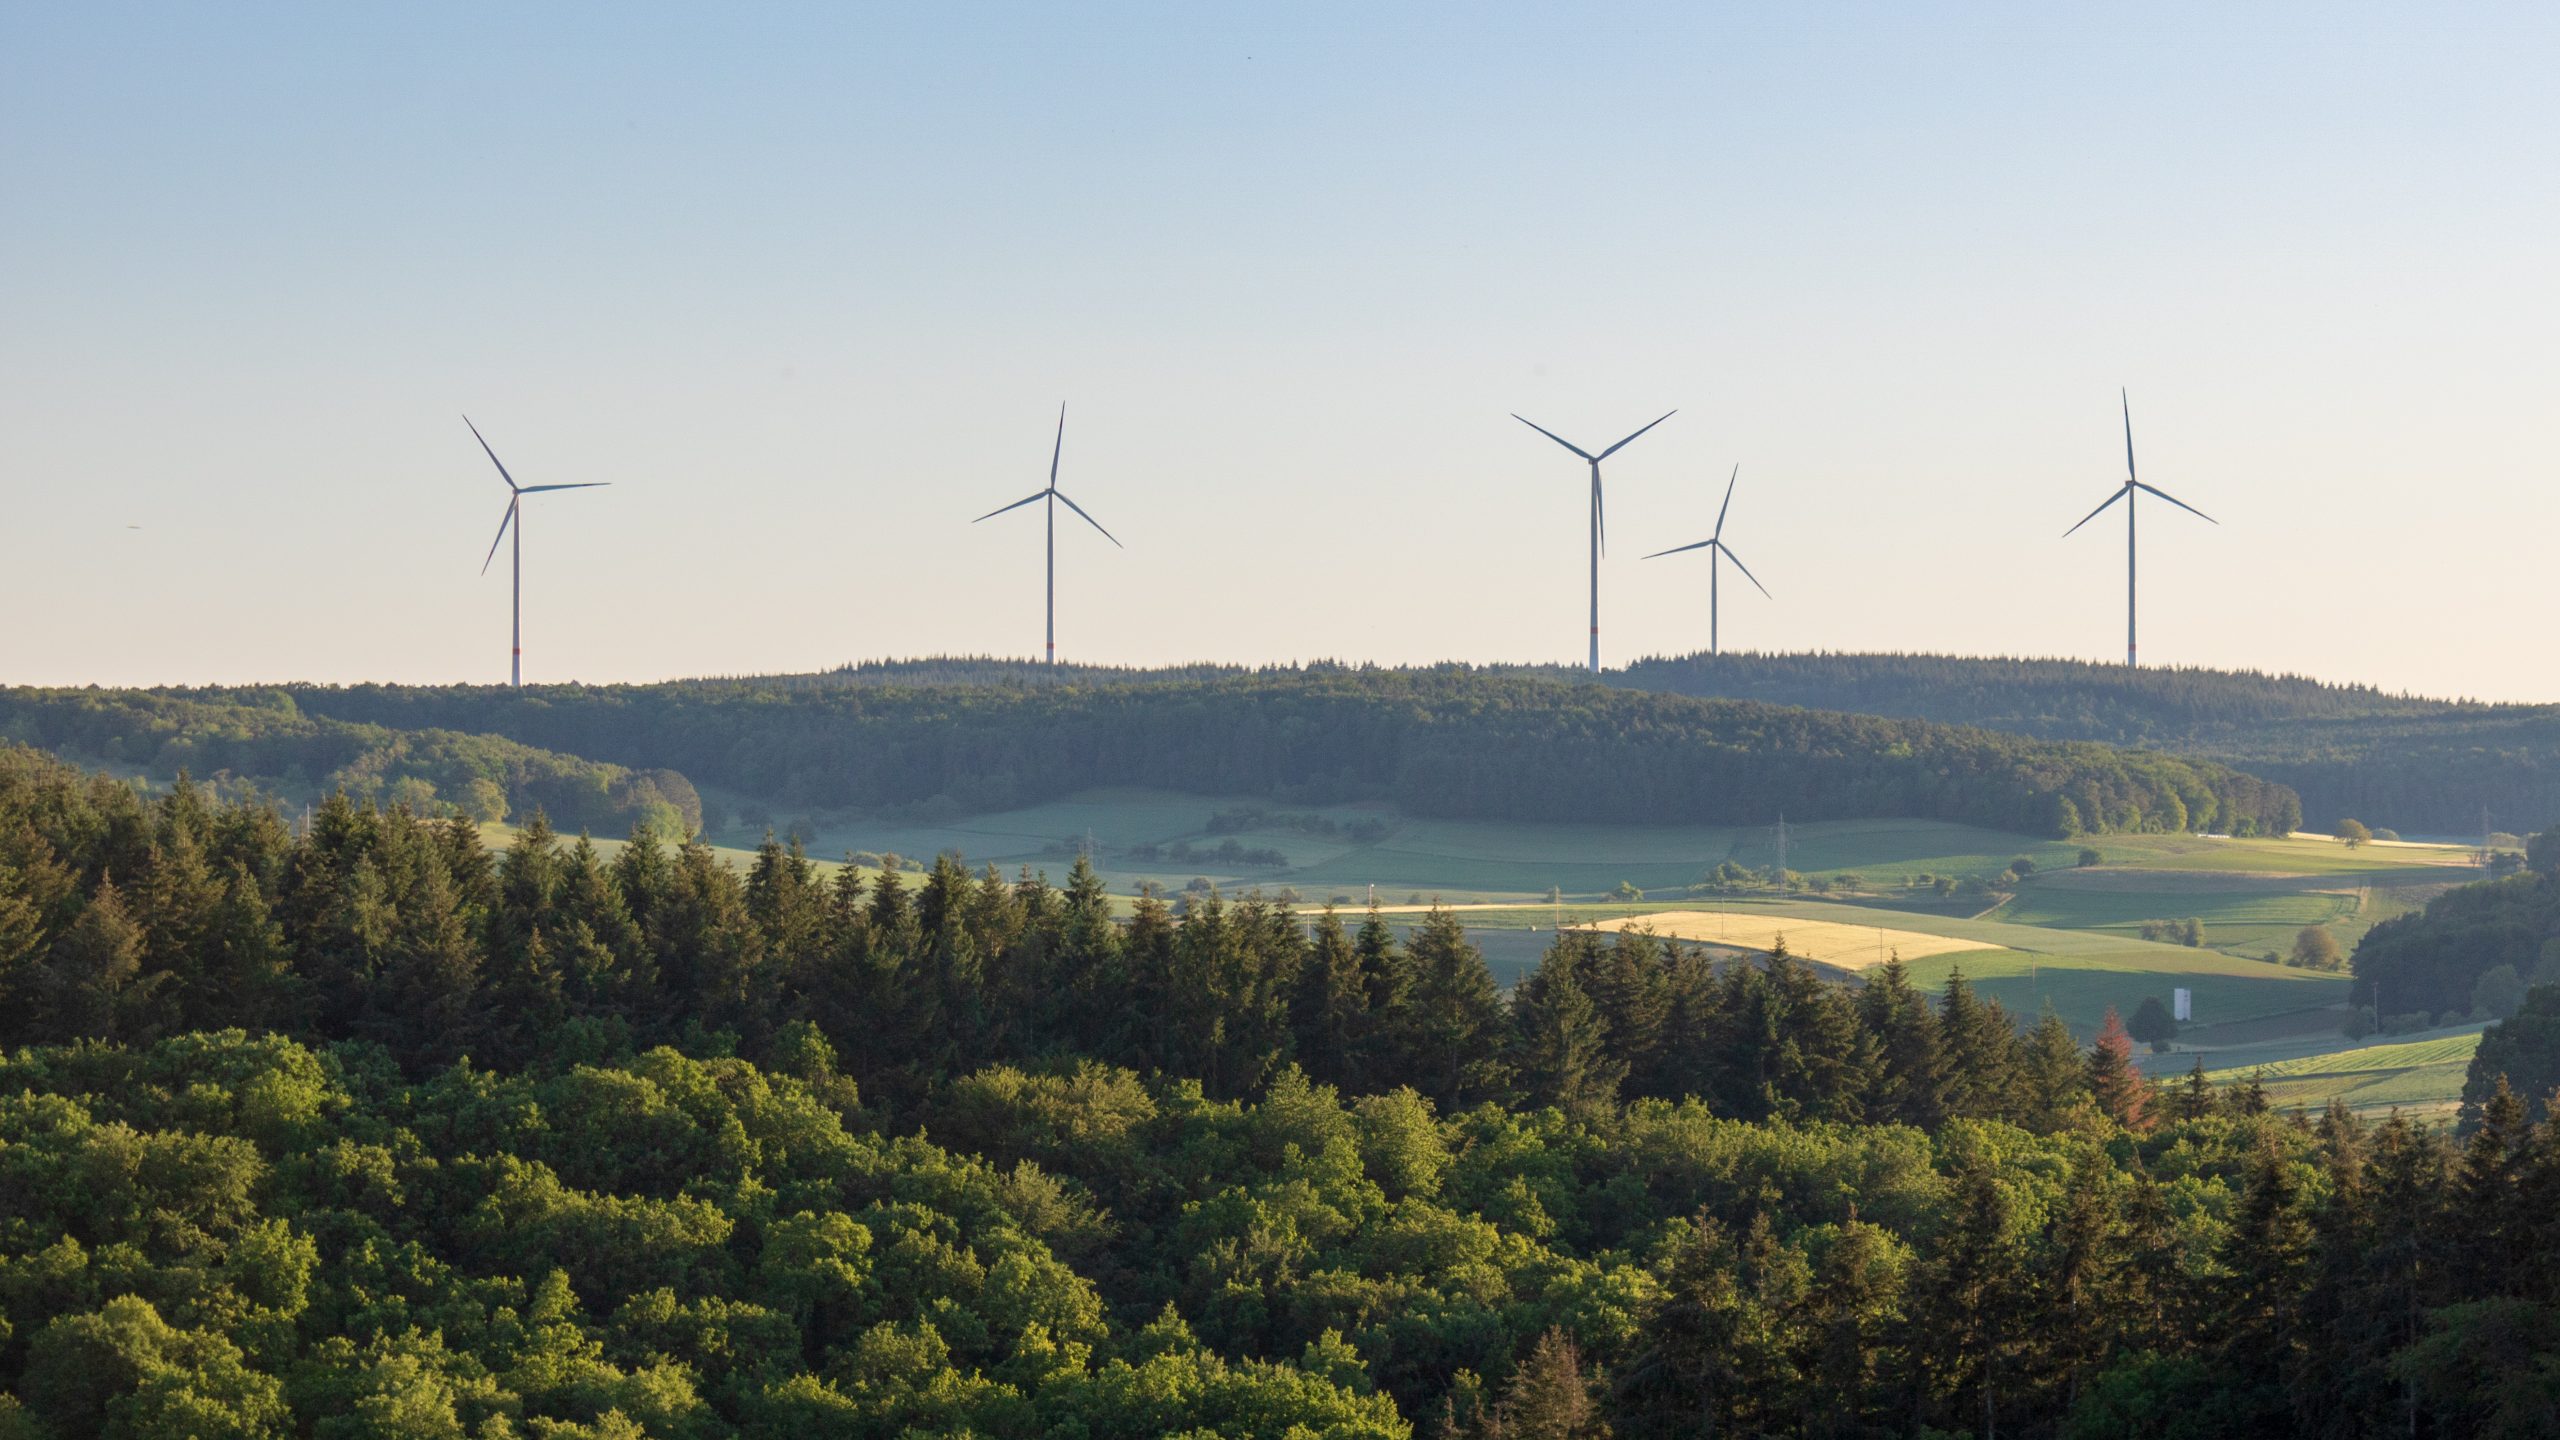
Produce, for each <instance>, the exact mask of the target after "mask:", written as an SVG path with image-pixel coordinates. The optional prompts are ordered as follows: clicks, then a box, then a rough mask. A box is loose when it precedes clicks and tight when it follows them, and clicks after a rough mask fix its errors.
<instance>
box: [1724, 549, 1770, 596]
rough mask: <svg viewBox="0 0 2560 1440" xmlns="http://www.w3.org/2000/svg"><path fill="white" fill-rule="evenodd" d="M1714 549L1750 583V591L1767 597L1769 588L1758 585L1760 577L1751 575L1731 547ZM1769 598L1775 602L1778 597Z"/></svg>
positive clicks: (1748, 567) (1748, 568)
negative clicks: (1721, 552)
mask: <svg viewBox="0 0 2560 1440" xmlns="http://www.w3.org/2000/svg"><path fill="white" fill-rule="evenodd" d="M1716 548H1717V549H1718V550H1721V551H1723V552H1724V558H1726V559H1727V560H1730V561H1732V562H1733V568H1734V569H1736V570H1739V571H1741V572H1742V578H1743V579H1745V580H1748V581H1750V582H1751V588H1752V589H1754V590H1757V591H1759V592H1760V593H1761V594H1763V595H1769V587H1768V586H1766V585H1763V584H1761V583H1760V577H1759V576H1757V575H1754V574H1752V573H1751V567H1750V566H1748V565H1745V564H1743V563H1742V557H1741V556H1739V555H1736V554H1734V553H1733V547H1732V546H1730V545H1718V546H1716ZM1769 598H1770V599H1772V600H1775V599H1777V598H1778V597H1777V596H1775V595H1769Z"/></svg>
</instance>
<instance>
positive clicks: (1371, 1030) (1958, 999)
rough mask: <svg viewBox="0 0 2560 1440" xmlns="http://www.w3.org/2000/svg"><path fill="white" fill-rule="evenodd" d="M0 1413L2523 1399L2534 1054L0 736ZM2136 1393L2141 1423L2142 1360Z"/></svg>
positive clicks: (1558, 1418) (75, 1418)
mask: <svg viewBox="0 0 2560 1440" xmlns="http://www.w3.org/2000/svg"><path fill="white" fill-rule="evenodd" d="M0 1025H5V1026H6V1027H7V1029H8V1034H7V1035H6V1037H5V1039H6V1041H7V1042H8V1043H9V1044H12V1045H15V1046H18V1047H19V1048H17V1049H15V1050H13V1051H10V1052H8V1053H7V1054H6V1055H5V1057H0V1201H5V1203H0V1436H6V1437H8V1440H93V1437H94V1440H142V1437H151V1440H159V1437H168V1440H176V1437H181V1436H197V1437H215V1436H221V1437H242V1440H269V1437H274V1440H283V1437H287V1436H295V1437H299V1436H305V1435H308V1436H313V1437H329V1440H339V1437H350V1440H351V1437H357V1436H366V1437H371V1436H385V1435H390V1436H420V1437H425V1436H456V1437H475V1440H484V1437H485V1440H499V1437H513V1436H519V1435H523V1436H539V1437H543V1440H587V1437H595V1440H607V1437H610V1440H634V1437H640V1436H652V1437H656V1436H664V1437H675V1440H722V1437H727V1436H732V1435H736V1436H752V1437H767V1436H770V1437H777V1440H779V1437H786V1436H787V1437H794V1440H797V1437H802V1436H807V1435H813V1434H824V1435H845V1436H855V1437H869V1436H878V1437H883V1440H887V1437H893V1436H904V1435H921V1434H955V1435H959V1434H966V1435H978V1436H986V1437H1020V1440H1033V1437H1049V1436H1068V1435H1072V1436H1082V1437H1088V1440H1094V1437H1129V1440H1140V1437H1155V1436H1162V1435H1176V1434H1193V1435H1209V1434H1217V1435H1235V1436H1257V1437H1270V1440H1306V1437H1310V1436H1320V1437H1343V1440H1352V1437H1387V1440H1393V1437H1406V1436H1411V1435H1414V1434H1430V1435H1440V1436H1451V1437H1459V1440H1496V1437H1507V1440H1518V1437H1521V1436H1579V1437H1599V1436H1604V1435H1611V1434H1614V1435H1618V1436H1624V1437H1638V1436H1653V1435H1663V1436H1668V1435H1692V1434H1702V1433H1715V1434H1772V1435H1803V1436H1854V1435H1900V1434H1923V1433H1925V1434H1976V1435H1983V1436H1989V1435H1993V1434H2007V1435H2025V1436H2068V1437H2101V1436H2106V1437H2127V1440H2130V1437H2134V1436H2149V1435H2156V1434H2161V1433H2177V1434H2181V1435H2187V1436H2195V1437H2241V1436H2262V1435H2269V1434H2284V1433H2294V1434H2310V1435H2324V1436H2325V1435H2335V1436H2348V1437H2354V1436H2365V1435H2372V1436H2382V1435H2394V1436H2397V1435H2405V1434H2408V1433H2410V1431H2411V1429H2412V1427H2413V1426H2414V1427H2415V1429H2416V1431H2417V1433H2420V1434H2422V1435H2448V1436H2449V1435H2472V1434H2489V1433H2505V1434H2528V1433H2533V1432H2532V1430H2531V1427H2532V1426H2533V1425H2535V1424H2537V1423H2539V1420H2540V1418H2542V1417H2547V1416H2548V1415H2549V1414H2550V1413H2552V1412H2553V1409H2554V1407H2555V1406H2560V1369H2555V1368H2554V1367H2553V1366H2552V1365H2551V1364H2550V1363H2549V1360H2550V1357H2551V1356H2552V1355H2553V1354H2554V1353H2556V1352H2560V1346H2555V1345H2554V1344H2553V1343H2552V1336H2553V1335H2554V1333H2555V1331H2560V1222H2555V1221H2554V1219H2553V1217H2554V1215H2555V1214H2560V1207H2555V1206H2554V1205H2552V1204H2551V1203H2550V1202H2549V1197H2551V1196H2553V1195H2555V1194H2560V1120H2555V1121H2550V1122H2546V1123H2544V1124H2542V1125H2540V1126H2534V1125H2531V1124H2529V1123H2528V1122H2527V1120H2526V1118H2525V1116H2524V1114H2523V1111H2522V1107H2521V1105H2520V1104H2519V1103H2518V1102H2517V1101H2516V1099H2515V1097H2513V1096H2512V1095H2511V1094H2507V1093H2504V1092H2502V1091H2495V1090H2493V1091H2492V1092H2491V1093H2490V1094H2489V1095H2488V1096H2487V1097H2486V1099H2485V1100H2484V1101H2483V1102H2482V1103H2481V1104H2480V1105H2479V1106H2478V1116H2477V1119H2478V1123H2477V1125H2476V1127H2475V1128H2474V1129H2473V1131H2472V1133H2471V1134H2470V1135H2469V1137H2468V1138H2467V1139H2465V1140H2463V1141H2462V1142H2461V1143H2460V1144H2458V1145H2457V1144H2456V1143H2454V1142H2453V1141H2452V1140H2451V1139H2450V1138H2449V1137H2448V1136H2446V1135H2445V1134H2443V1133H2442V1132H2437V1131H2429V1130H2424V1129H2420V1128H2417V1127H2414V1126H2411V1125H2409V1124H2407V1123H2405V1122H2402V1121H2398V1120H2392V1121H2390V1122H2388V1123H2384V1124H2381V1125H2379V1126H2369V1125H2366V1124H2363V1123H2360V1122H2358V1121H2356V1120H2354V1119H2352V1118H2350V1117H2348V1116H2346V1115H2345V1114H2344V1113H2342V1112H2338V1113H2332V1114H2331V1115H2329V1116H2327V1117H2326V1118H2324V1119H2323V1120H2322V1121H2321V1122H2320V1123H2319V1124H2318V1125H2317V1126H2314V1125H2311V1124H2308V1123H2306V1122H2303V1121H2301V1120H2288V1119H2285V1118H2282V1117H2278V1116H2274V1115H2271V1114H2269V1113H2267V1107H2266V1103H2265V1100H2264V1098H2263V1096H2261V1095H2259V1094H2258V1093H2257V1092H2256V1091H2255V1090H2254V1088H2253V1087H2249V1086H2245V1085H2244V1086H2241V1087H2238V1088H2235V1089H2232V1090H2229V1091H2224V1092H2219V1093H2217V1092H2216V1091H2215V1090H2214V1089H2213V1088H2212V1087H2211V1086H2208V1085H2206V1084H2204V1083H2203V1079H2202V1074H2201V1071H2198V1072H2197V1073H2196V1074H2194V1075H2192V1076H2190V1077H2188V1078H2187V1079H2186V1080H2183V1081H2179V1082H2176V1083H2174V1084H2165V1085H2157V1086H2155V1085H2154V1084H2153V1083H2151V1082H2149V1081H2147V1080H2146V1079H2145V1078H2144V1077H2143V1076H2142V1075H2141V1074H2140V1073H2138V1072H2137V1071H2136V1070H2135V1069H2134V1068H2133V1067H2132V1065H2131V1063H2130V1058H2131V1055H2130V1052H2131V1043H2130V1041H2129V1040H2128V1039H2127V1038H2126V1036H2125V1035H2124V1032H2123V1030H2122V1028H2121V1027H2119V1026H2114V1025H2110V1026H2109V1027H2108V1028H2107V1029H2106V1031H2105V1032H2104V1033H2102V1034H2101V1035H2100V1036H2099V1037H2098V1039H2097V1041H2096V1043H2095V1044H2093V1045H2089V1046H2086V1047H2084V1046H2082V1045H2080V1044H2078V1043H2077V1042H2075V1040H2074V1039H2073V1037H2072V1036H2071V1035H2070V1034H2069V1033H2068V1032H2067V1031H2066V1030H2065V1029H2064V1028H2063V1027H2062V1025H2061V1024H2060V1022H2059V1021H2057V1020H2055V1019H2054V1018H2053V1017H2051V1016H2050V1015H2047V1016H2045V1017H2043V1018H2042V1019H2041V1020H2040V1021H2039V1022H2038V1023H2037V1024H2036V1025H2034V1026H2033V1027H2032V1028H2029V1029H2025V1030H2022V1029H2021V1028H2020V1026H2019V1024H2018V1022H2017V1019H2016V1018H2014V1017H2011V1016H2008V1015H2005V1014H2003V1013H2002V1012H2001V1011H2000V1009H1999V1007H1998V1006H1996V1005H1994V1004H1990V1003H1987V1002H1984V1001H1982V1000H1981V999H1979V998H1978V997H1977V996H1975V995H1974V994H1973V993H1972V991H1971V990H1970V988H1969V987H1968V986H1966V985H1965V983H1964V982H1963V980H1962V978H1961V977H1960V976H1959V977H1955V978H1953V979H1951V980H1950V981H1949V982H1948V984H1947V986H1946V988H1945V990H1944V991H1943V993H1942V994H1940V995H1938V996H1935V997H1930V996H1925V995H1922V994H1920V993H1918V992H1917V991H1915V990H1914V989H1913V988H1912V987H1911V985H1910V984H1909V983H1908V981H1907V980H1906V979H1905V978H1904V976H1903V974H1902V972H1901V970H1900V967H1899V966H1898V964H1889V965H1887V966H1884V967H1881V968H1880V970H1879V971H1878V972H1876V973H1875V974H1874V976H1873V977H1872V978H1871V980H1870V981H1869V983H1867V984H1866V985H1865V986H1864V987H1863V988H1862V989H1860V990H1857V991H1854V992H1853V991H1850V990H1847V989H1844V988H1841V987H1838V986H1834V985H1831V984H1829V983H1826V982H1824V981H1822V980H1820V979H1818V978H1816V977H1815V976H1814V974H1813V972H1812V971H1811V970H1810V969H1808V968H1807V967H1805V966H1803V965H1801V964H1799V963H1796V962H1794V961H1792V960H1791V959H1789V958H1787V957H1785V956H1784V955H1778V956H1773V957H1770V958H1769V959H1768V960H1767V961H1766V962H1764V963H1754V962H1744V963H1733V964H1725V965H1718V964H1715V963H1712V962H1710V961H1709V960H1708V958H1707V957H1705V956H1703V955H1701V954H1698V953H1696V952H1694V951H1691V950H1689V949H1687V948H1686V947H1682V946H1679V945H1667V944H1664V943H1661V942H1658V941H1656V940H1655V939H1654V938H1653V937H1651V936H1648V935H1645V934H1642V933H1641V932H1638V933H1633V934H1627V935H1621V936H1614V937H1610V938H1609V939H1607V940H1603V939H1601V938H1600V937H1597V936H1594V935H1591V934H1588V933H1573V934H1569V935H1567V936H1564V937H1560V938H1559V940H1558V942H1557V944H1556V945H1555V946H1554V948H1553V949H1551V951H1550V952H1549V953H1548V955H1547V956H1546V958H1545V960H1544V961H1543V963H1541V964H1540V966H1539V967H1538V969H1537V970H1536V971H1535V973H1533V974H1532V975H1531V976H1530V978H1529V979H1528V980H1526V981H1525V982H1524V983H1523V984H1522V985H1520V986H1519V987H1518V988H1517V989H1516V990H1515V991H1514V992H1513V993H1512V994H1511V995H1509V996H1507V997H1506V996H1504V995H1502V994H1500V993H1499V992H1498V991H1497V990H1496V988H1495V986H1494V984H1493V981H1492V978H1491V976H1490V973H1489V972H1488V971H1487V969H1486V967H1485V964H1484V961H1483V957H1482V956H1481V954H1480V953H1478V952H1477V951H1476V949H1475V947H1474V946H1473V945H1472V944H1470V943H1469V941H1468V940H1467V937H1466V935H1465V932H1464V930H1463V929H1462V928H1461V926H1460V925H1459V924H1458V922H1457V921H1456V919H1455V918H1454V917H1452V916H1450V915H1448V914H1446V913H1445V912H1444V913H1441V914H1437V915H1434V916H1432V917H1431V918H1430V920H1429V922H1428V923H1427V924H1425V925H1424V926H1422V927H1421V928H1420V929H1419V930H1417V931H1416V933H1415V934H1414V935H1413V936H1412V937H1411V938H1410V939H1403V940H1400V939H1398V938H1397V937H1396V936H1395V935H1394V934H1393V933H1392V932H1391V931H1390V930H1389V928H1388V927H1387V926H1386V925H1384V924H1382V923H1380V922H1378V921H1377V920H1376V919H1375V917H1369V918H1366V919H1362V918H1360V917H1341V916H1336V915H1333V914H1331V913H1326V914H1322V915H1318V916H1315V917H1306V916H1301V915H1297V914H1294V913H1293V912H1291V911H1290V910H1289V909H1288V908H1287V907H1285V906H1281V905H1275V904H1271V903H1267V902H1265V901H1263V900H1261V899H1259V898H1256V897H1251V896H1247V897H1243V898H1240V899H1235V900H1223V899H1214V898H1212V899H1204V900H1201V901H1199V902H1198V903H1194V904H1190V905H1188V906H1187V907H1186V908H1185V909H1184V911H1183V912H1182V913H1176V912H1175V911H1173V910H1171V909H1168V908H1167V907H1166V906H1164V905H1162V904H1161V903H1157V902H1154V901H1147V902H1144V903H1142V904H1141V905H1140V907H1139V909H1138V911H1137V913H1136V915H1135V916H1134V917H1133V918H1131V919H1129V920H1127V921H1125V922H1122V921H1117V920H1115V919H1114V918H1113V916H1112V913H1111V910H1110V908H1109V906H1108V904H1107V903H1106V901H1105V900H1104V897H1103V896H1102V895H1101V893H1100V889H1099V887H1098V886H1097V885H1096V884H1095V883H1094V881H1093V879H1092V877H1091V875H1090V874H1089V873H1084V872H1082V871H1081V870H1079V872H1078V873H1076V874H1073V875H1071V876H1069V877H1068V878H1067V882H1066V883H1065V884H1064V886H1063V887H1052V886H1051V885H1049V884H1048V883H1047V882H1046V881H1045V880H1042V879H1040V878H1039V877H1016V878H1012V879H1007V878H1005V877H1002V876H998V875H994V874H991V873H982V874H975V875H973V874H971V873H969V872H968V871H967V870H966V869H965V868H963V866H962V865H961V864H960V862H959V861H958V860H957V859H956V858H951V857H946V858H945V859H944V860H943V861H942V862H940V863H939V864H938V865H937V866H936V867H935V869H934V870H933V872H932V873H931V874H930V875H928V876H926V877H925V878H924V879H923V880H922V881H921V883H911V882H910V881H909V880H908V879H907V878H906V877H903V876H900V875H898V874H896V873H894V872H892V873H888V874H881V875H872V874H867V873H865V872H860V871H856V870H852V869H846V870H843V871H840V872H838V873H837V874H836V875H835V876H833V877H831V878H822V877H821V876H820V875H819V874H818V873H817V872H816V870H815V869H814V867H812V866H811V865H810V864H809V862H808V861H807V859H806V858H805V857H804V856H802V855H800V854H798V853H796V852H795V851H793V850H790V849H786V848H784V847H780V846H768V847H767V848H766V849H765V850H764V852H763V853H762V854H761V855H760V856H759V857H758V858H757V861H756V863H755V864H754V866H753V867H752V869H751V870H749V871H747V872H746V873H744V874H741V873H739V872H737V871H733V870H731V869H729V868H728V867H726V866H724V865H722V864H720V863H719V862H718V861H716V860H715V859H713V858H712V857H711V856H710V854H709V852H708V851H706V850H705V849H704V848H702V847H701V846H700V845H699V844H690V845H685V846H682V847H676V848H670V847H668V846H665V845H663V844H661V843H659V842H657V841H656V840H655V839H654V838H653V837H652V836H651V835H650V834H649V833H648V832H646V831H645V830H644V831H642V832H640V833H639V834H638V835H636V836H635V838H634V841H633V843H632V844H630V845H628V846H627V847H625V848H623V849H622V850H621V851H619V853H618V854H617V855H616V856H615V857H614V858H613V859H612V860H611V861H610V862H608V861H606V860H604V859H603V858H602V857H601V856H600V855H599V853H598V851H597V850H596V848H595V847H594V846H592V845H590V844H587V843H586V842H584V841H571V842H564V841H563V840H561V839H560V838H559V837H557V836H555V835H554V834H552V833H551V832H550V831H549V829H548V827H546V826H542V825H535V826H532V827H530V828H528V829H527V830H526V831H525V832H524V833H523V834H521V835H520V836H519V837H518V838H517V839H516V841H515V842H514V843H513V844H512V845H511V846H510V848H508V849H507V850H506V851H505V852H503V853H502V854H497V855H492V854H490V853H488V852H486V851H485V850H483V849H482V848H481V845H480V841H479V836H478V832H477V831H476V830H475V829H474V828H473V827H471V826H469V825H468V824H466V823H462V822H458V821H440V820H424V819H420V818H418V817H416V816H414V815H412V814H410V813H409V812H408V811H407V810H405V809H399V808H394V809H391V810H382V809H379V808H377V807H374V806H370V805H359V804H356V803H353V802H351V801H347V800H344V799H338V800H333V801H331V802H329V803H327V804H325V805H324V806H322V807H321V808H320V809H319V810H318V811H317V812H315V814H314V816H313V820H312V823H311V825H310V827H309V830H308V833H307V834H305V833H300V832H299V831H298V829H297V827H291V826H288V825H286V824H285V823H283V822H282V820H281V819H280V818H279V817H278V816H276V815H275V814H274V813H273V812H272V811H270V810H268V809H266V808H263V807H259V806H255V805H247V804H237V803H223V802H219V801H216V800H213V799H211V798H209V797H208V796H206V795H205V794H204V793H203V792H202V791H201V790H199V789H198V788H197V787H194V786H192V785H188V786H180V787H178V788H176V789H174V790H170V791H168V792H166V793H163V794H161V795H158V796H156V797H150V798H146V797H143V796H141V795H139V794H137V793H136V791H135V790H134V789H132V788H131V787H128V786H126V785H122V784H119V783H117V782H115V781H113V780H111V779H107V778H103V777H96V776H90V775H84V774H82V773H81V772H79V771H77V770H75V769H73V768H71V767H69V766H65V765H62V764H60V763H59V762H56V761H53V760H50V759H48V758H46V757H43V756H40V755H37V754H35V753H33V752H30V751H26V750H23V749H6V750H0ZM2172 1416H2174V1417H2176V1422H2177V1428H2176V1429H2175V1430H2174V1432H2171V1431H2169V1430H2167V1429H2165V1428H2164V1426H2165V1423H2166V1422H2165V1420H2164V1417H2172Z"/></svg>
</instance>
